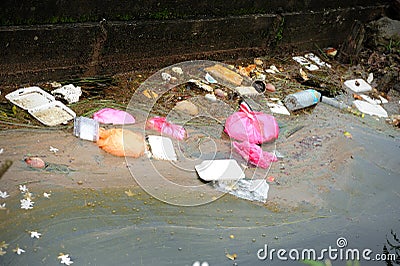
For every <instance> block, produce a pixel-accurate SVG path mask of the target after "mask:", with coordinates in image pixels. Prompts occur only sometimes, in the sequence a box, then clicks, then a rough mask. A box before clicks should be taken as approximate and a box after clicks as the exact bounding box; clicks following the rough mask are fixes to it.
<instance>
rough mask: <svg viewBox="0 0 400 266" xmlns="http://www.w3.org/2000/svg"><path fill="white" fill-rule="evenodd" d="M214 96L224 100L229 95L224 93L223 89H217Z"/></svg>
mask: <svg viewBox="0 0 400 266" xmlns="http://www.w3.org/2000/svg"><path fill="white" fill-rule="evenodd" d="M214 94H215V96H218V97H220V98H224V97H226V96H227V95H228V94H227V93H226V92H224V91H223V90H221V89H215V91H214Z"/></svg>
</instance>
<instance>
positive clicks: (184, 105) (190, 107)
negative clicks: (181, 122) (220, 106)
mask: <svg viewBox="0 0 400 266" xmlns="http://www.w3.org/2000/svg"><path fill="white" fill-rule="evenodd" d="M174 109H175V110H178V111H182V112H184V113H187V114H189V115H197V114H199V108H198V107H197V106H196V105H195V104H193V103H191V102H189V101H186V100H185V101H181V102H178V103H177V104H176V105H175V107H174Z"/></svg>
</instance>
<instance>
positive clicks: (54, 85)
mask: <svg viewBox="0 0 400 266" xmlns="http://www.w3.org/2000/svg"><path fill="white" fill-rule="evenodd" d="M50 85H51V86H52V87H53V88H60V87H61V86H62V84H61V83H59V82H56V81H53V82H50Z"/></svg>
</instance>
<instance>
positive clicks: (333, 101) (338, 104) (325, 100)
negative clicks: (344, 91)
mask: <svg viewBox="0 0 400 266" xmlns="http://www.w3.org/2000/svg"><path fill="white" fill-rule="evenodd" d="M321 102H323V103H326V104H329V105H330V106H333V107H336V108H339V109H347V108H348V107H349V106H348V105H347V104H345V103H343V102H339V101H338V100H336V99H335V98H329V97H326V96H322V97H321Z"/></svg>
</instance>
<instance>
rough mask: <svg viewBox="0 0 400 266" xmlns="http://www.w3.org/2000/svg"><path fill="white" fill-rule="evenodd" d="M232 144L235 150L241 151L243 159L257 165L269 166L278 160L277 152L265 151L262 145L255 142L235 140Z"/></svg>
mask: <svg viewBox="0 0 400 266" xmlns="http://www.w3.org/2000/svg"><path fill="white" fill-rule="evenodd" d="M232 144H233V147H234V149H235V151H236V152H237V153H239V154H240V155H241V156H242V157H243V159H245V160H246V161H247V162H249V163H251V164H253V165H255V166H258V167H261V168H268V167H269V165H270V164H271V162H276V161H278V158H277V157H276V156H275V154H272V153H270V152H267V151H263V150H262V149H261V147H260V146H258V145H256V144H254V143H249V142H242V143H239V142H233V143H232Z"/></svg>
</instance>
